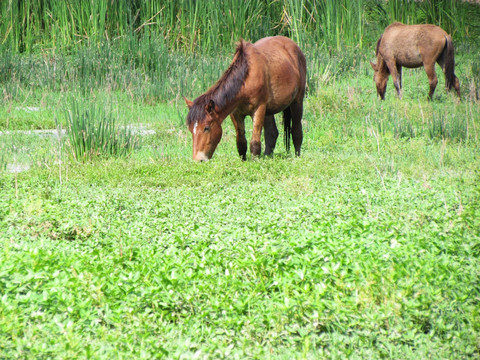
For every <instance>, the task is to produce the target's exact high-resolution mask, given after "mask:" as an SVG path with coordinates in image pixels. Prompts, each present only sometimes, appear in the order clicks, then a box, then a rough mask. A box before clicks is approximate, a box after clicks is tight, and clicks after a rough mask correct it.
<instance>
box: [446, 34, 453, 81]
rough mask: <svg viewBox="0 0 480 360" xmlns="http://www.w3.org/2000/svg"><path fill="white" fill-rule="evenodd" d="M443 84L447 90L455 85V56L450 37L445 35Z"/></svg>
mask: <svg viewBox="0 0 480 360" xmlns="http://www.w3.org/2000/svg"><path fill="white" fill-rule="evenodd" d="M445 40H446V41H445V86H446V88H447V89H448V90H450V89H451V88H452V87H454V86H455V57H454V52H455V50H454V48H453V42H452V38H451V37H450V36H449V35H447V36H445Z"/></svg>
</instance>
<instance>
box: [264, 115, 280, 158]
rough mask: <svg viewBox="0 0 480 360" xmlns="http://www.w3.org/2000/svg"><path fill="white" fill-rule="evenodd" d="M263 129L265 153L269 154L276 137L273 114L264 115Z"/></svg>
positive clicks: (276, 131) (271, 151) (275, 142)
mask: <svg viewBox="0 0 480 360" xmlns="http://www.w3.org/2000/svg"><path fill="white" fill-rule="evenodd" d="M263 129H264V130H265V133H264V136H265V155H271V154H272V153H273V149H275V145H276V144H277V138H278V129H277V124H275V117H274V116H273V115H268V116H265V121H264V123H263Z"/></svg>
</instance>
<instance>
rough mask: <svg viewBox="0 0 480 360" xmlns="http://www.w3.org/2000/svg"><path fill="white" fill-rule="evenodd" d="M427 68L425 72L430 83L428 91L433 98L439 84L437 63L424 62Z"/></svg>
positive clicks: (430, 98)
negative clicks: (436, 69)
mask: <svg viewBox="0 0 480 360" xmlns="http://www.w3.org/2000/svg"><path fill="white" fill-rule="evenodd" d="M423 67H424V68H425V72H426V73H427V76H428V83H429V84H430V91H429V92H428V99H429V100H432V97H433V93H434V92H435V88H436V87H437V84H438V78H437V73H436V72H435V63H433V64H425V63H424V64H423Z"/></svg>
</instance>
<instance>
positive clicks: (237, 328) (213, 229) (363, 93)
mask: <svg viewBox="0 0 480 360" xmlns="http://www.w3.org/2000/svg"><path fill="white" fill-rule="evenodd" d="M212 3H213V2H209V1H198V2H195V1H187V0H185V1H177V2H153V1H151V2H149V1H126V0H125V1H123V0H119V1H104V2H102V1H81V2H80V1H78V2H77V1H75V0H68V1H63V2H57V1H42V2H40V1H33V0H31V1H20V2H15V1H3V2H1V3H0V11H1V12H0V14H1V16H2V19H1V21H0V35H1V38H0V39H1V40H2V45H1V46H2V49H1V50H2V51H1V52H0V358H2V359H3V358H61V359H77V358H95V359H97V358H100V359H112V358H139V359H152V358H162V357H164V358H238V359H245V358H283V359H294V358H341V359H343V358H358V359H365V358H394V359H419V358H420V359H423V358H432V359H463V358H475V357H479V356H480V286H479V284H480V231H479V229H480V185H479V184H480V138H479V137H480V106H479V90H480V82H479V68H480V61H479V59H478V53H479V51H480V49H479V44H478V43H477V42H476V39H477V36H478V33H476V32H475V31H478V28H477V27H476V25H475V23H474V21H477V20H475V19H478V17H477V18H475V17H472V16H469V15H471V14H472V13H477V14H478V13H479V8H480V7H479V6H474V5H468V4H460V3H459V2H455V1H436V2H433V1H424V2H422V3H419V2H414V1H403V2H400V1H393V0H391V1H388V2H384V1H374V0H365V1H358V2H347V1H345V2H343V1H338V2H334V1H308V0H307V1H303V2H294V1H253V0H252V1H243V2H240V1H238V2H237V1H234V0H231V1H225V2H215V4H218V6H212ZM347 3H348V4H352V5H351V6H344V5H345V4H347ZM40 4H41V6H40ZM299 4H300V5H303V6H299ZM435 4H440V5H441V6H437V5H435ZM157 5H158V6H157ZM447 10H448V11H447ZM209 11H212V13H211V15H209V16H208V17H207V16H205V14H206V13H207V12H209ZM242 11H243V13H244V16H240V15H239V14H241V12H242ZM233 13H235V16H233V15H232V14H233ZM92 14H95V16H93V15H92ZM209 14H210V13H209ZM212 14H213V15H212ZM448 14H456V15H458V16H449V15H448ZM212 19H218V21H216V22H215V21H212ZM233 19H234V20H233ZM329 19H330V20H331V21H330V20H329ZM393 20H402V21H404V22H426V21H428V22H433V23H440V24H441V25H442V26H443V27H445V28H447V29H450V30H449V31H450V32H452V33H453V35H454V39H455V44H456V61H457V68H456V73H457V75H458V77H459V79H460V82H461V90H462V100H461V101H459V100H458V98H457V97H456V95H455V94H452V93H447V92H446V91H445V90H444V88H443V84H444V78H443V75H442V73H441V72H440V70H439V69H438V71H437V72H438V74H439V86H438V87H437V90H436V93H435V95H434V98H433V100H432V101H430V102H429V101H427V92H428V83H427V78H426V75H425V72H424V71H423V69H418V70H411V69H404V74H403V84H404V96H403V99H402V100H399V99H397V97H396V95H395V91H394V88H393V85H392V83H391V81H390V82H389V85H388V89H387V94H386V100H385V101H383V102H382V101H379V100H378V99H377V95H376V90H375V85H374V84H373V81H372V73H373V72H372V70H371V68H370V65H369V60H371V59H373V49H374V46H375V42H376V40H377V38H378V36H379V34H380V33H381V31H382V29H383V27H384V26H385V25H386V24H388V23H389V22H391V21H393ZM319 24H322V25H321V26H319ZM272 34H284V35H288V36H291V37H292V38H294V39H296V40H297V41H299V42H300V43H301V44H302V48H303V50H304V51H305V54H306V57H307V62H308V71H309V74H308V91H307V97H306V101H305V111H304V114H305V115H304V120H303V124H304V136H305V140H304V146H303V149H302V150H303V153H302V156H301V157H299V158H296V157H293V156H292V155H291V154H287V153H286V152H285V150H284V148H283V146H282V139H281V138H280V139H279V141H278V145H277V148H276V151H275V155H274V156H273V157H272V158H264V157H259V158H256V159H252V158H248V159H247V161H246V162H242V161H240V159H239V158H238V156H237V150H236V145H235V133H234V129H233V126H232V125H231V123H230V121H229V120H226V121H225V123H224V134H223V138H222V141H221V142H220V144H219V146H218V148H217V150H216V152H215V155H214V157H213V159H212V161H209V162H207V163H202V164H196V163H193V161H191V151H192V148H191V135H190V134H189V132H188V130H187V129H186V126H185V116H186V111H187V109H186V106H185V104H184V102H183V99H182V95H186V96H188V97H192V98H193V97H195V96H198V95H199V94H201V93H202V92H203V91H205V89H206V88H208V87H209V86H210V85H211V84H212V83H213V82H214V81H215V80H216V79H217V78H218V77H219V76H220V74H221V73H222V71H223V70H224V69H225V68H226V67H227V66H228V64H229V63H230V61H231V57H232V52H233V49H234V42H235V41H236V40H237V39H238V38H239V37H244V38H247V39H251V40H255V39H257V38H258V37H261V36H265V35H272ZM349 34H350V35H349ZM339 39H340V40H339ZM472 40H473V41H472ZM216 47H219V48H218V49H216ZM277 118H278V119H277V122H278V123H280V121H279V120H280V119H279V118H280V117H279V116H277ZM102 124H103V125H104V126H102ZM74 127H76V128H75V129H76V130H75V129H74ZM99 129H103V130H99ZM37 130H39V131H40V132H38V133H37V132H34V131H37ZM147 130H148V131H147ZM65 131H67V133H65ZM82 131H83V132H82ZM247 131H251V128H250V127H249V128H248V129H247ZM85 134H90V135H92V136H93V138H89V140H88V141H87V138H86V137H85V136H86V135H85ZM117 135H118V136H120V138H115V136H117ZM248 136H249V134H247V137H248ZM140 137H141V141H139V138H140ZM111 139H113V143H112V142H109V141H110V140H111ZM97 140H101V141H102V143H103V144H105V143H106V144H107V145H102V146H100V147H97V146H96V144H97V142H96V141H97ZM128 141H132V142H130V143H128ZM77 142H78V146H77V145H76V143H77ZM87 142H88V143H89V144H92V145H95V146H93V147H92V148H93V149H94V150H93V153H94V154H97V155H101V156H92V157H89V156H88V155H82V154H88V153H89V152H90V151H92V150H91V149H92V148H90V150H87V151H86V153H82V150H85V149H86V148H85V146H86V143H87ZM108 144H110V145H108ZM115 144H117V145H118V144H120V145H122V144H124V145H125V144H129V145H128V146H126V147H123V148H122V147H120V148H117V149H116V150H114V151H105V152H103V151H102V150H101V149H111V146H113V147H114V146H115ZM78 148H80V150H78V151H80V152H76V150H75V149H78ZM122 149H124V150H126V151H125V152H123V150H122ZM111 154H113V155H115V156H110V155H111ZM123 155H128V156H123ZM87 157H88V159H87ZM84 159H85V160H88V161H85V162H83V160H84ZM78 160H80V161H78Z"/></svg>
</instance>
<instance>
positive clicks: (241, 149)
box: [230, 113, 247, 161]
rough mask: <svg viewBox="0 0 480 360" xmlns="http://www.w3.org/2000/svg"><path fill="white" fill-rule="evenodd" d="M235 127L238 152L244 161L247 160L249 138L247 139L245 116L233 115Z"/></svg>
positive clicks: (231, 115) (231, 116)
mask: <svg viewBox="0 0 480 360" xmlns="http://www.w3.org/2000/svg"><path fill="white" fill-rule="evenodd" d="M230 118H231V119H232V122H233V126H235V132H236V133H237V150H238V154H239V155H240V157H241V158H242V160H243V161H245V160H247V138H246V137H245V116H243V115H239V114H235V113H231V114H230Z"/></svg>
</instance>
